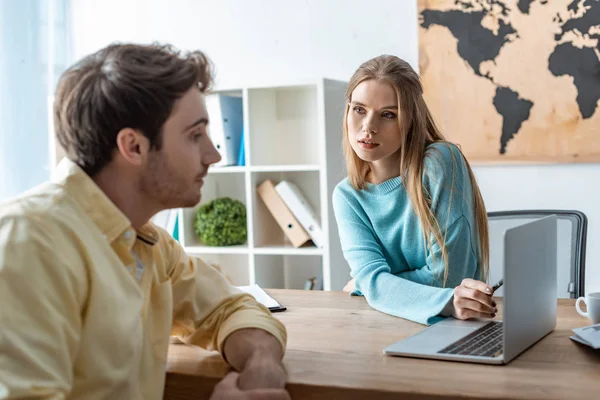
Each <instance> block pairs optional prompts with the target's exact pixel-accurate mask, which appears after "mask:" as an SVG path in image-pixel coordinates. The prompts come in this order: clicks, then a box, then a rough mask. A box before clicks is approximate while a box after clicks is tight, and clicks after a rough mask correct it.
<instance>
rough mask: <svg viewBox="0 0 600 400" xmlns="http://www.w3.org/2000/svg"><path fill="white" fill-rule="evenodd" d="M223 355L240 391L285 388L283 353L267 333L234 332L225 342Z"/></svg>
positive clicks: (246, 330) (250, 330)
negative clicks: (236, 375)
mask: <svg viewBox="0 0 600 400" xmlns="http://www.w3.org/2000/svg"><path fill="white" fill-rule="evenodd" d="M224 353H225V358H226V359H227V362H228V363H229V364H230V365H231V366H232V367H233V368H235V369H236V370H237V371H239V372H240V377H239V382H238V386H239V388H240V389H257V388H273V389H283V388H284V387H285V383H286V381H287V374H286V372H285V369H284V368H283V365H282V363H281V359H282V357H283V349H282V348H281V344H280V343H279V341H278V340H277V339H275V337H274V336H273V335H271V334H270V333H268V332H266V331H263V330H261V329H254V328H248V329H240V330H238V331H235V332H233V333H232V334H231V335H229V337H228V338H227V340H226V341H225V346H224Z"/></svg>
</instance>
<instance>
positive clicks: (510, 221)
mask: <svg viewBox="0 0 600 400" xmlns="http://www.w3.org/2000/svg"><path fill="white" fill-rule="evenodd" d="M552 214H555V215H556V217H557V224H558V226H557V232H558V238H557V243H558V246H557V264H558V271H557V293H558V297H559V298H571V299H576V298H578V297H580V296H584V292H585V247H586V238H587V217H586V216H585V214H584V213H582V212H580V211H573V210H513V211H494V212H488V226H489V236H490V276H489V283H490V284H492V285H493V284H494V283H495V282H497V281H498V280H499V279H501V278H502V276H501V275H502V265H503V263H504V231H505V230H506V229H508V228H511V227H514V226H517V225H520V224H523V223H526V222H529V221H532V220H535V219H537V218H542V217H545V216H548V215H552ZM567 266H568V267H567ZM496 293H497V295H498V296H503V292H502V288H500V289H499V290H498V291H497V292H496Z"/></svg>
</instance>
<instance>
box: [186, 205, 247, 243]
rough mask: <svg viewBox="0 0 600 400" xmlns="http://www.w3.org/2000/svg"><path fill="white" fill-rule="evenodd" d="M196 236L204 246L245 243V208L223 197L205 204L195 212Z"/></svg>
mask: <svg viewBox="0 0 600 400" xmlns="http://www.w3.org/2000/svg"><path fill="white" fill-rule="evenodd" d="M194 227H195V228H196V235H198V239H200V242H202V243H203V244H205V245H206V246H233V245H239V244H244V243H246V240H247V237H248V230H247V227H246V206H245V205H244V203H242V202H241V201H238V200H234V199H231V198H229V197H223V198H219V199H215V200H212V201H211V202H209V203H206V204H204V205H202V206H200V208H198V211H197V212H196V221H195V224H194Z"/></svg>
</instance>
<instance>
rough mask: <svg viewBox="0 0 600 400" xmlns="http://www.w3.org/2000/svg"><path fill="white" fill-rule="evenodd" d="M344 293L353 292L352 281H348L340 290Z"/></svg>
mask: <svg viewBox="0 0 600 400" xmlns="http://www.w3.org/2000/svg"><path fill="white" fill-rule="evenodd" d="M342 290H343V291H344V292H348V293H352V292H353V291H354V279H352V280H350V281H349V282H348V283H346V286H344V289H342Z"/></svg>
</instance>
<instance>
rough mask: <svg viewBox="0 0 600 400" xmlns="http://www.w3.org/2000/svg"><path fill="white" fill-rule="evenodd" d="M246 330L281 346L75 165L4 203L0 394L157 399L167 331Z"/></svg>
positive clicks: (231, 291) (240, 303)
mask: <svg viewBox="0 0 600 400" xmlns="http://www.w3.org/2000/svg"><path fill="white" fill-rule="evenodd" d="M136 257H137V259H138V261H139V264H141V266H142V267H143V270H142V271H141V272H142V273H141V275H139V276H138V278H139V282H138V279H136ZM138 270H139V268H138ZM138 272H139V271H138ZM172 328H173V330H172ZM241 328H260V329H264V330H266V331H268V332H270V333H271V334H273V335H274V336H275V337H276V338H277V339H278V340H279V341H280V343H281V345H282V347H283V348H285V343H286V331H285V328H284V326H283V325H282V324H281V323H280V322H279V321H278V320H276V319H275V318H273V317H272V316H271V315H270V313H269V311H268V310H267V309H266V308H265V307H263V306H262V305H260V304H258V303H257V302H256V301H255V300H254V298H252V297H251V296H248V295H246V294H243V293H242V292H240V291H239V290H237V289H236V288H235V287H232V286H230V285H229V284H228V283H227V281H226V279H225V278H224V277H223V275H222V274H221V273H220V272H219V271H217V270H216V269H215V268H213V267H211V266H209V265H207V264H206V263H204V262H203V261H202V260H200V259H197V258H193V257H188V256H187V255H186V254H185V252H184V251H183V249H182V247H181V246H180V245H179V244H178V243H177V242H176V241H175V240H174V239H173V238H171V237H170V235H169V234H168V233H166V232H165V231H163V230H162V229H160V228H158V227H155V226H153V225H152V224H146V225H145V226H144V227H143V228H142V229H140V230H138V231H136V230H134V229H133V228H132V226H131V223H130V221H129V220H128V219H127V218H126V217H125V215H124V214H123V213H122V212H121V211H120V210H119V209H118V208H117V207H116V206H115V205H114V204H113V203H112V202H111V201H110V200H109V199H108V197H106V195H105V194H104V192H102V191H101V190H100V188H99V187H98V186H96V185H95V183H94V182H93V181H92V180H91V179H90V178H89V177H88V175H87V174H85V173H84V172H83V171H82V170H81V169H80V168H79V167H78V166H77V165H75V164H74V163H73V162H71V161H69V160H66V159H65V160H63V161H62V162H61V163H60V165H59V167H58V169H57V171H56V174H55V177H54V178H53V179H52V181H51V182H49V183H46V184H43V185H40V186H38V187H36V188H34V189H33V190H31V191H29V192H28V193H26V194H25V195H23V196H21V197H20V198H17V199H15V200H12V201H10V202H8V203H5V204H3V205H2V206H1V207H0V399H12V398H34V399H86V400H96V399H111V400H112V399H115V400H117V399H123V400H135V399H144V400H149V399H162V396H163V389H164V380H165V364H166V358H167V349H168V345H169V335H170V334H174V333H176V334H178V335H180V336H181V337H185V340H186V342H189V343H193V344H196V345H199V346H202V347H205V348H207V349H214V350H219V351H222V349H223V343H224V341H225V339H226V338H227V336H228V335H229V334H230V333H232V332H233V331H235V330H237V329H241Z"/></svg>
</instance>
